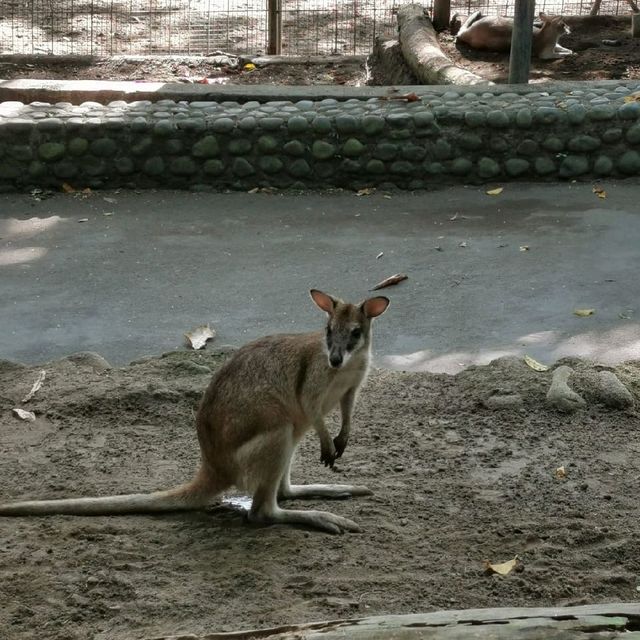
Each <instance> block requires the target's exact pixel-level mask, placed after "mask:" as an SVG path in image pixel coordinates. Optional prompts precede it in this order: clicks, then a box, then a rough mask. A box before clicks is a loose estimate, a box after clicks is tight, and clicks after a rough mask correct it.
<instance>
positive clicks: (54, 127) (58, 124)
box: [36, 118, 64, 133]
mask: <svg viewBox="0 0 640 640" xmlns="http://www.w3.org/2000/svg"><path fill="white" fill-rule="evenodd" d="M63 126H64V123H63V122H62V120H60V118H45V119H43V120H40V121H39V122H37V123H36V127H37V128H38V129H39V130H40V131H47V132H49V133H57V132H58V131H61V130H62V127H63Z"/></svg>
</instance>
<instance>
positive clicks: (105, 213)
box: [102, 211, 113, 218]
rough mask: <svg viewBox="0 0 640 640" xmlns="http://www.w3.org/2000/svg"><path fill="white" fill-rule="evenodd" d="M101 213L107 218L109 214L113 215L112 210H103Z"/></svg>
mask: <svg viewBox="0 0 640 640" xmlns="http://www.w3.org/2000/svg"><path fill="white" fill-rule="evenodd" d="M102 215H103V216H106V217H107V218H108V217H109V216H112V215H113V211H105V212H104V213H103V214H102Z"/></svg>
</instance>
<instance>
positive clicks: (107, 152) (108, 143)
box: [89, 138, 118, 158]
mask: <svg viewBox="0 0 640 640" xmlns="http://www.w3.org/2000/svg"><path fill="white" fill-rule="evenodd" d="M89 148H90V149H91V153H92V154H93V155H94V156H98V157H99V158H110V157H111V156H114V155H115V154H116V152H117V151H118V145H117V144H116V143H115V141H114V140H112V139H111V138H98V139H97V140H93V141H92V142H91V144H90V145H89Z"/></svg>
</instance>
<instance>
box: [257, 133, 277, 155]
mask: <svg viewBox="0 0 640 640" xmlns="http://www.w3.org/2000/svg"><path fill="white" fill-rule="evenodd" d="M279 147H280V145H279V143H278V140H277V139H276V138H274V137H273V136H260V137H259V138H258V150H259V151H260V152H261V153H266V154H270V153H277V151H278V149H279Z"/></svg>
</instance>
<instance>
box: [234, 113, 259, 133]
mask: <svg viewBox="0 0 640 640" xmlns="http://www.w3.org/2000/svg"><path fill="white" fill-rule="evenodd" d="M257 126H258V121H257V120H256V119H255V117H254V116H246V117H245V118H242V119H240V120H238V129H241V130H242V131H253V130H254V129H255V128H256V127H257Z"/></svg>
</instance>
